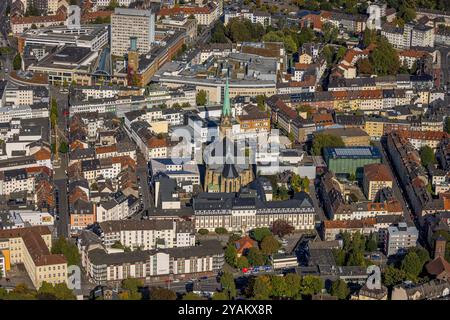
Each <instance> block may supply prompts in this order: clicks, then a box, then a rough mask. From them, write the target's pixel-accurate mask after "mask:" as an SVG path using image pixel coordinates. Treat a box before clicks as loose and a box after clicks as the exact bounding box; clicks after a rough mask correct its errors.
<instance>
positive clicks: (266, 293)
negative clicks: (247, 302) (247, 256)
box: [252, 275, 272, 300]
mask: <svg viewBox="0 0 450 320" xmlns="http://www.w3.org/2000/svg"><path fill="white" fill-rule="evenodd" d="M252 293H253V297H254V298H255V299H258V300H267V299H269V297H270V294H271V293H272V283H271V281H270V277H269V276H265V275H264V276H258V277H256V278H255V279H254V283H253V286H252Z"/></svg>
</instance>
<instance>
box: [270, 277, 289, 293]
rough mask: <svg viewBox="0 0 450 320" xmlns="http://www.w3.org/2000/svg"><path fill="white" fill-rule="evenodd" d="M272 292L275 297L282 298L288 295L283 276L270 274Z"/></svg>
mask: <svg viewBox="0 0 450 320" xmlns="http://www.w3.org/2000/svg"><path fill="white" fill-rule="evenodd" d="M271 285H272V293H271V296H272V297H275V298H283V297H286V296H287V295H288V293H289V292H288V287H287V284H286V281H285V279H284V277H279V276H276V275H274V276H272V277H271Z"/></svg>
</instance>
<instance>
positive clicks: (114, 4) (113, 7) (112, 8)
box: [106, 0, 119, 10]
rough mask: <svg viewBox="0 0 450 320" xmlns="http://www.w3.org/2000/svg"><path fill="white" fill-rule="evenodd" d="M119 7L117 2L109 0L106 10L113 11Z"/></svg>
mask: <svg viewBox="0 0 450 320" xmlns="http://www.w3.org/2000/svg"><path fill="white" fill-rule="evenodd" d="M117 7H119V2H118V1H117V0H110V2H109V5H108V6H107V7H106V9H107V10H114V9H115V8H117Z"/></svg>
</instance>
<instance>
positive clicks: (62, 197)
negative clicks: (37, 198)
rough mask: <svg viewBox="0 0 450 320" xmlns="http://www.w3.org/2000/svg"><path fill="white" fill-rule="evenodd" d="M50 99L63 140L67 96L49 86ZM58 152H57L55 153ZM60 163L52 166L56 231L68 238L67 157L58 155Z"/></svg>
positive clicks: (65, 128) (60, 137) (65, 131)
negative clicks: (55, 111) (56, 111)
mask: <svg viewBox="0 0 450 320" xmlns="http://www.w3.org/2000/svg"><path fill="white" fill-rule="evenodd" d="M50 97H51V98H52V99H53V98H54V99H55V100H56V103H57V104H58V120H57V125H58V134H59V141H61V140H65V139H66V138H65V137H62V135H63V134H65V135H66V137H67V135H68V131H67V117H66V116H65V111H66V110H68V105H69V103H68V95H67V94H65V93H61V91H60V88H56V87H53V86H50ZM56 152H58V151H56ZM59 156H60V161H59V163H57V165H56V166H54V172H55V174H54V184H55V186H56V189H57V198H56V201H57V202H56V205H57V219H56V222H55V224H56V231H57V235H58V237H61V236H62V237H65V238H67V237H69V235H70V232H69V225H70V215H69V202H68V196H67V186H68V178H67V167H68V155H67V154H60V155H59Z"/></svg>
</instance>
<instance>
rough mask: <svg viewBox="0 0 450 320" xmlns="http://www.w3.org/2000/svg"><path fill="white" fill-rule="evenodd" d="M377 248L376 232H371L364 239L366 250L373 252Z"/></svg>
mask: <svg viewBox="0 0 450 320" xmlns="http://www.w3.org/2000/svg"><path fill="white" fill-rule="evenodd" d="M377 248H378V241H377V234H376V233H372V234H371V235H370V237H369V239H367V241H366V251H368V252H373V251H375V250H377Z"/></svg>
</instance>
